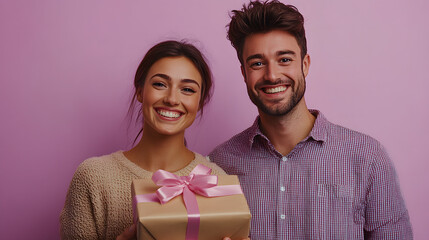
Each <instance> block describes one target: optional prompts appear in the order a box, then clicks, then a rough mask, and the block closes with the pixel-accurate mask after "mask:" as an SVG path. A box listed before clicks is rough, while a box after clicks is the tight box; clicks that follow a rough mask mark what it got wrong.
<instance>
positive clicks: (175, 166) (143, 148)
mask: <svg viewBox="0 0 429 240" xmlns="http://www.w3.org/2000/svg"><path fill="white" fill-rule="evenodd" d="M134 86H135V93H134V97H133V101H132V103H131V106H130V109H131V110H132V108H133V106H134V104H135V100H137V101H138V102H140V103H141V109H140V112H139V115H140V116H143V127H142V130H141V132H140V133H141V134H142V136H141V140H140V141H139V142H138V144H137V145H136V146H135V147H133V148H132V149H130V150H128V151H118V152H115V153H112V154H110V155H106V156H102V157H94V158H90V159H87V160H85V161H84V162H83V163H82V164H81V165H80V166H79V167H78V169H77V170H76V172H75V174H74V176H73V179H72V182H71V184H70V187H69V191H68V193H67V197H66V202H65V206H64V209H63V210H62V212H61V216H60V221H61V238H62V239H115V238H116V237H117V236H119V235H120V234H121V233H122V232H123V231H124V229H126V228H128V227H129V226H130V225H132V217H133V212H132V206H131V181H132V179H135V178H150V177H151V176H152V173H153V172H155V171H156V170H158V169H164V170H167V171H170V172H174V173H175V174H176V175H189V173H190V172H191V171H192V169H193V168H194V167H195V166H196V165H198V164H204V165H206V166H208V167H210V168H212V170H213V171H212V173H213V174H216V175H219V174H225V173H224V171H223V170H222V169H220V168H219V167H218V166H216V165H215V164H213V163H210V162H209V161H208V160H207V159H206V158H205V157H203V156H201V155H200V154H198V153H195V152H192V151H190V150H189V149H188V148H186V146H185V137H184V134H185V129H187V128H188V127H189V126H190V125H191V124H192V122H193V121H194V120H195V117H196V115H197V113H198V111H201V112H202V110H203V107H204V105H205V104H206V103H207V102H208V100H209V98H210V88H211V86H212V78H211V72H210V69H209V67H208V66H207V63H206V62H205V60H204V57H203V56H202V54H201V53H200V51H199V50H198V49H197V48H195V47H194V46H193V45H191V44H188V43H184V42H177V41H166V42H162V43H159V44H157V45H155V46H154V47H152V48H151V49H150V50H149V51H148V52H147V54H146V55H145V57H144V58H143V60H142V61H141V63H140V65H139V67H138V69H137V72H136V76H135V80H134ZM140 133H139V134H140ZM134 231H135V230H134V227H131V229H130V230H125V231H124V232H123V234H122V235H121V237H123V236H129V235H130V236H132V235H133V234H134ZM128 233H130V234H128Z"/></svg>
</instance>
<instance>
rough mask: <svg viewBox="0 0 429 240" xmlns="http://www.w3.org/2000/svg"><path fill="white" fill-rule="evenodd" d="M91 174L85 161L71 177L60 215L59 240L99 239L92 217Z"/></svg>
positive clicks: (88, 162) (88, 164)
mask: <svg viewBox="0 0 429 240" xmlns="http://www.w3.org/2000/svg"><path fill="white" fill-rule="evenodd" d="M89 160H90V159H89ZM93 173H94V170H93V169H91V164H90V161H88V160H86V161H85V162H83V163H82V164H81V165H80V166H79V167H78V169H77V170H76V172H75V174H74V176H73V179H72V181H71V183H70V187H69V189H68V192H67V196H66V201H65V204H64V208H63V210H62V212H61V215H60V234H61V239H101V237H100V236H99V235H98V234H97V227H96V220H95V216H94V215H93V209H94V208H95V207H94V206H93V202H94V201H93V194H94V192H93V191H92V190H93V189H92V188H93V186H94V180H93V178H94V175H93ZM96 202H97V201H96Z"/></svg>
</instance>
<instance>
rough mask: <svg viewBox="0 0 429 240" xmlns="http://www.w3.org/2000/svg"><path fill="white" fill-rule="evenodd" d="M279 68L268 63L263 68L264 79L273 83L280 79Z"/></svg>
mask: <svg viewBox="0 0 429 240" xmlns="http://www.w3.org/2000/svg"><path fill="white" fill-rule="evenodd" d="M279 70H280V69H279V67H278V66H277V65H276V64H273V63H268V64H267V66H266V68H265V79H266V80H268V81H271V82H275V81H277V80H278V79H280V72H279Z"/></svg>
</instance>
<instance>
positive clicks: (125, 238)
mask: <svg viewBox="0 0 429 240" xmlns="http://www.w3.org/2000/svg"><path fill="white" fill-rule="evenodd" d="M134 239H136V225H135V224H133V225H131V227H129V228H128V229H125V230H124V231H123V232H122V233H121V235H119V236H118V237H117V238H116V240H134Z"/></svg>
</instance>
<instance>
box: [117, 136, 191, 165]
mask: <svg viewBox="0 0 429 240" xmlns="http://www.w3.org/2000/svg"><path fill="white" fill-rule="evenodd" d="M124 155H125V156H126V157H127V158H128V159H129V160H130V161H132V162H134V163H135V164H137V165H138V166H140V167H141V168H143V169H145V170H147V171H150V172H155V171H156V170H159V169H163V170H166V171H170V172H174V171H177V170H180V169H182V168H184V167H186V166H187V165H188V164H189V163H190V162H191V161H192V160H193V159H194V158H195V155H194V153H193V152H192V151H190V150H189V149H187V148H186V146H185V138H184V132H183V133H180V134H176V135H162V134H159V133H157V132H153V131H150V130H146V131H145V130H143V133H142V138H141V140H140V141H139V143H138V144H137V145H136V146H135V147H133V148H132V149H130V150H129V151H126V152H124Z"/></svg>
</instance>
